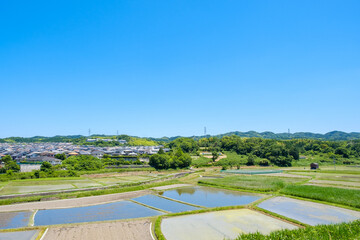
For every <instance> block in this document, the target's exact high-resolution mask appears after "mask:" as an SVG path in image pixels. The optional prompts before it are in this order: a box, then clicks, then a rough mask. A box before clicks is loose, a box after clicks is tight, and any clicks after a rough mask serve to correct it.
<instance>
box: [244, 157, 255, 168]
mask: <svg viewBox="0 0 360 240" xmlns="http://www.w3.org/2000/svg"><path fill="white" fill-rule="evenodd" d="M246 165H247V166H253V165H255V156H254V155H252V154H250V155H249V156H248V159H247V162H246Z"/></svg>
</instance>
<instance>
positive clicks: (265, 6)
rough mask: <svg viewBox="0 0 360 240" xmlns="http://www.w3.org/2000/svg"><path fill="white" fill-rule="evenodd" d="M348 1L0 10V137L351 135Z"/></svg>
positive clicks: (353, 86) (355, 79)
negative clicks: (251, 132)
mask: <svg viewBox="0 0 360 240" xmlns="http://www.w3.org/2000/svg"><path fill="white" fill-rule="evenodd" d="M359 12H360V1H358V0H354V1H350V0H339V1H331V0H323V1H322V0H316V1H314V0H302V1H288V0H286V1H285V0H284V1H235V0H233V1H226V0H223V1H220V0H218V1H211V0H206V1H204V0H191V1H190V0H189V1H185V0H172V1H168V0H152V1H148V0H144V1H137V0H135V1H134V0H131V1H113V0H107V1H100V0H99V1H91V0H86V1H68V0H62V1H36V0H34V1H20V0H19V1H16V0H14V1H1V3H0V89H1V94H0V105H1V117H0V137H8V136H24V137H25V136H34V135H44V136H53V135H69V134H83V135H86V134H87V132H88V129H89V128H91V131H92V133H102V134H116V131H117V130H119V132H120V133H124V134H130V135H138V136H155V137H161V136H174V135H183V136H190V135H201V134H203V128H204V126H206V127H207V129H208V133H209V134H218V133H224V132H228V131H235V130H238V131H249V130H255V131H267V130H268V131H273V132H286V131H287V129H288V128H290V129H291V132H299V131H311V132H319V133H325V132H328V131H332V130H341V131H346V132H351V131H357V132H358V131H360V124H359V123H360V111H359V110H360V109H359V108H360V14H359Z"/></svg>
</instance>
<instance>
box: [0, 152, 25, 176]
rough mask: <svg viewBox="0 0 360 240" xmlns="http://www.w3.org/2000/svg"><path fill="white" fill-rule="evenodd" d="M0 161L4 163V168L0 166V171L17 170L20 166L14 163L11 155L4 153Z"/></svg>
mask: <svg viewBox="0 0 360 240" xmlns="http://www.w3.org/2000/svg"><path fill="white" fill-rule="evenodd" d="M1 161H2V162H3V163H4V164H5V166H4V168H0V173H5V172H6V173H9V174H12V172H19V171H20V166H19V165H17V164H16V162H15V161H14V160H13V159H12V157H11V156H9V155H6V156H4V157H2V158H1Z"/></svg>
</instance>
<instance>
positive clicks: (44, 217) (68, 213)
mask: <svg viewBox="0 0 360 240" xmlns="http://www.w3.org/2000/svg"><path fill="white" fill-rule="evenodd" d="M161 214H163V213H162V212H160V211H156V210H154V209H151V208H147V207H144V206H142V205H139V204H136V203H133V202H130V201H119V202H113V203H107V204H100V205H94V206H87V207H76V208H64V209H50V210H39V211H38V212H37V214H36V215H35V226H42V225H55V224H66V223H81V222H95V221H107V220H119V219H128V218H141V217H151V216H157V215H161Z"/></svg>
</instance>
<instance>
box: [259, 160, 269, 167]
mask: <svg viewBox="0 0 360 240" xmlns="http://www.w3.org/2000/svg"><path fill="white" fill-rule="evenodd" d="M259 165H260V166H269V165H270V162H269V160H267V159H262V160H260V162H259Z"/></svg>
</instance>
